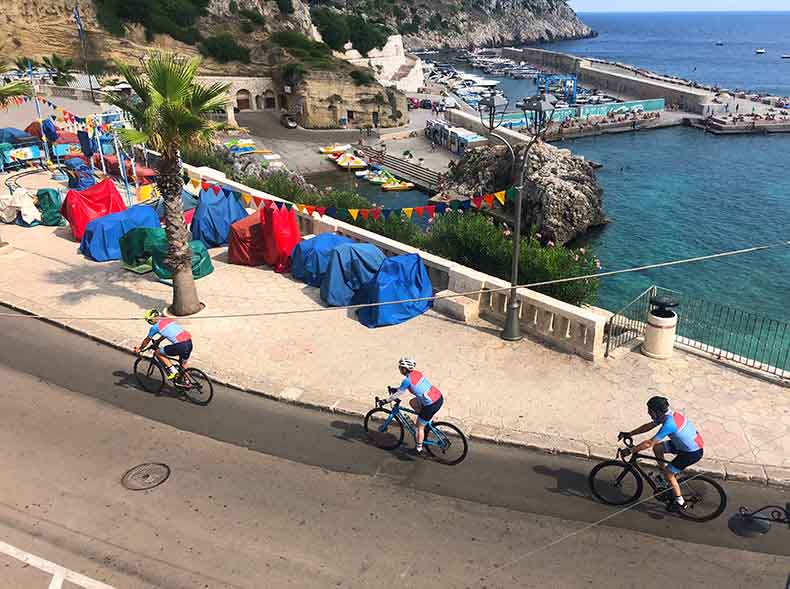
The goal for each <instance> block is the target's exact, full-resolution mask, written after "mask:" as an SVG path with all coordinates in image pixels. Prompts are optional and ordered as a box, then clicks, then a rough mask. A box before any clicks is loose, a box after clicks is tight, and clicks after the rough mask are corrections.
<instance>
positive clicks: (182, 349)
mask: <svg viewBox="0 0 790 589" xmlns="http://www.w3.org/2000/svg"><path fill="white" fill-rule="evenodd" d="M162 351H163V352H164V353H165V354H166V355H168V356H178V359H179V360H181V362H186V361H187V360H189V357H190V356H191V355H192V340H191V339H189V340H187V341H185V342H178V343H177V344H170V345H169V346H165V347H164V348H162Z"/></svg>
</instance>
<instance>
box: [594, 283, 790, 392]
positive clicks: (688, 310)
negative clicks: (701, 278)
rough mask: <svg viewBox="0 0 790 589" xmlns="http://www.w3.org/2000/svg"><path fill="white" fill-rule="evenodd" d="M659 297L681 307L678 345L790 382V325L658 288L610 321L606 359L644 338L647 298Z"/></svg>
mask: <svg viewBox="0 0 790 589" xmlns="http://www.w3.org/2000/svg"><path fill="white" fill-rule="evenodd" d="M661 295H663V296H668V297H670V298H673V299H675V300H677V301H678V303H679V305H678V307H677V309H676V312H677V314H678V324H677V330H676V334H675V343H676V344H679V345H681V346H683V347H687V348H692V349H695V350H699V351H701V352H704V353H706V354H709V355H711V356H714V357H715V358H718V359H723V360H729V361H731V362H735V363H737V364H742V365H744V366H748V367H750V368H754V369H756V370H760V371H762V372H767V373H769V374H774V375H776V376H780V377H782V378H790V323H787V322H784V321H779V320H776V319H770V318H768V317H763V316H761V315H758V314H756V313H751V312H748V311H744V310H741V309H736V308H734V307H729V306H727V305H722V304H720V303H712V302H708V301H704V300H701V299H699V298H696V297H693V296H690V295H684V294H683V293H681V292H677V291H674V290H670V289H668V288H661V287H658V286H651V287H650V288H649V289H647V290H646V291H644V292H643V293H641V294H640V295H639V296H638V297H637V298H635V299H634V300H633V301H631V302H630V303H628V305H626V306H625V307H624V308H623V309H621V310H620V311H618V312H617V313H615V314H614V315H613V316H612V317H611V318H610V319H609V322H608V324H607V329H606V352H605V355H606V356H608V355H609V353H610V352H611V351H612V350H614V349H616V348H618V347H620V346H623V345H626V344H628V343H630V342H631V341H633V340H635V339H637V338H639V337H642V336H644V333H645V326H646V325H647V316H648V313H649V311H650V298H651V297H653V296H661Z"/></svg>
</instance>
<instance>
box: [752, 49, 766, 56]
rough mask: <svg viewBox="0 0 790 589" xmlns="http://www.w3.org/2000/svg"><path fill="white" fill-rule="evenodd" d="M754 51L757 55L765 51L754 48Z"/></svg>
mask: <svg viewBox="0 0 790 589" xmlns="http://www.w3.org/2000/svg"><path fill="white" fill-rule="evenodd" d="M754 52H755V53H756V54H757V55H763V54H764V53H765V49H755V50H754Z"/></svg>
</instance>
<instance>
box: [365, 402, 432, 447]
mask: <svg viewBox="0 0 790 589" xmlns="http://www.w3.org/2000/svg"><path fill="white" fill-rule="evenodd" d="M405 413H411V414H412V415H414V416H417V412H416V411H413V410H412V409H406V408H405V407H401V404H400V402H398V403H395V405H394V406H393V407H392V411H390V416H389V417H388V418H387V419H385V420H384V423H383V425H381V428H380V429H381V431H384V430H385V429H387V427H389V424H390V423H392V420H393V419H397V420H398V421H400V422H401V424H402V425H403V427H405V428H406V429H407V430H409V433H411V437H412V438H414V439H415V440H416V439H417V428H416V427H415V426H414V424H413V423H412V421H411V419H409V418H408V417H406V415H404V414H405ZM428 429H430V430H431V431H432V432H433V434H434V435H435V436H436V438H437V439H438V440H443V439H444V434H442V433H441V432H440V431H439V430H437V429H436V428H435V427H433V423H432V422H428ZM423 445H424V446H438V447H441V445H442V444H441V442H435V441H433V440H430V439H428V436H426V437H425V440H424V441H423Z"/></svg>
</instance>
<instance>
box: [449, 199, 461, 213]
mask: <svg viewBox="0 0 790 589" xmlns="http://www.w3.org/2000/svg"><path fill="white" fill-rule="evenodd" d="M460 207H461V203H460V202H458V201H457V200H453V201H450V209H452V210H453V211H457V210H458V209H459V208H460Z"/></svg>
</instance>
